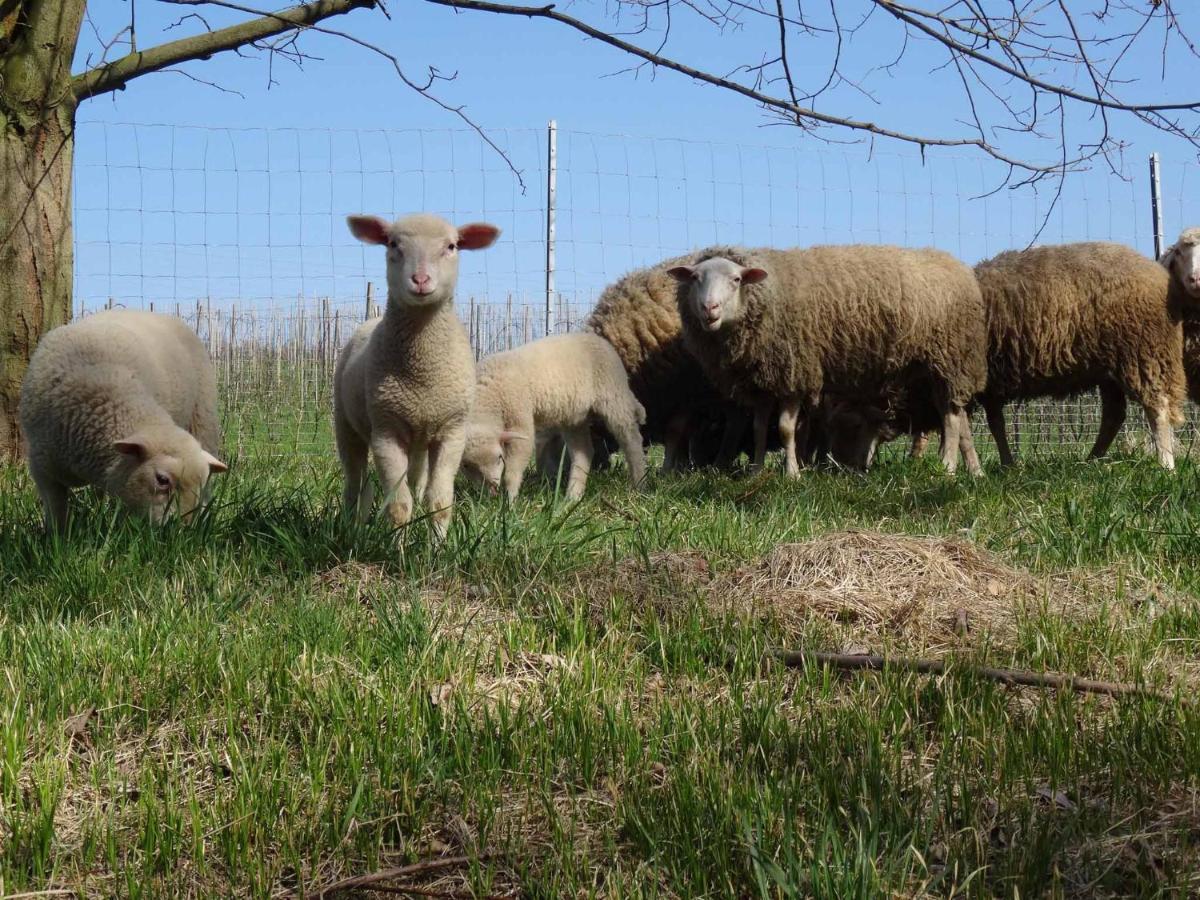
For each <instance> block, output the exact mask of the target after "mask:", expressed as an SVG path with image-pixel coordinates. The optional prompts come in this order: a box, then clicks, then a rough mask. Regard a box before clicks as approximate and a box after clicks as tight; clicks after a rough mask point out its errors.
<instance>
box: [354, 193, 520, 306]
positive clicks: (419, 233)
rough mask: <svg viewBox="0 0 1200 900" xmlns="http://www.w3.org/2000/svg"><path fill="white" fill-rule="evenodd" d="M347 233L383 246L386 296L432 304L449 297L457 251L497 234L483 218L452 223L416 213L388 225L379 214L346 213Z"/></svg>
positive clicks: (483, 243)
mask: <svg viewBox="0 0 1200 900" xmlns="http://www.w3.org/2000/svg"><path fill="white" fill-rule="evenodd" d="M346 222H347V223H348V224H349V225H350V233H351V234H353V235H354V236H355V237H356V238H358V239H359V240H360V241H362V242H363V243H365V244H380V245H382V246H384V247H386V248H387V283H388V301H389V302H391V303H400V304H402V305H404V306H433V305H436V304H438V303H445V302H447V301H450V300H453V299H454V288H455V286H456V285H457V284H458V251H459V250H483V249H484V248H486V247H490V246H491V245H492V244H493V243H494V242H495V240H496V238H497V237H498V236H499V235H500V229H499V228H497V227H496V226H495V225H488V224H487V223H486V222H473V223H471V224H470V225H463V226H462V227H461V228H455V227H454V226H453V225H451V224H450V223H449V222H447V221H446V220H445V219H443V218H441V217H439V216H433V215H429V214H428V213H421V214H419V215H415V216H406V217H405V218H403V219H397V220H396V221H395V222H392V223H391V224H388V223H387V222H385V221H384V220H383V219H380V218H379V217H378V216H348V217H347V218H346Z"/></svg>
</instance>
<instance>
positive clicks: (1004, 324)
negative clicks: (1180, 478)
mask: <svg viewBox="0 0 1200 900" xmlns="http://www.w3.org/2000/svg"><path fill="white" fill-rule="evenodd" d="M1175 258H1176V257H1175V256H1172V259H1171V260H1167V259H1165V258H1164V264H1163V265H1158V264H1157V263H1155V262H1154V260H1152V259H1148V258H1147V257H1145V256H1142V255H1141V254H1140V253H1138V252H1137V251H1135V250H1132V249H1130V248H1129V247H1124V246H1121V245H1119V244H1112V243H1106V242H1089V243H1078V244H1062V245H1058V246H1047V247H1034V248H1032V249H1029V250H1011V251H1008V252H1006V253H1001V254H1000V255H999V256H996V257H994V258H992V259H989V260H986V261H984V262H981V263H979V265H977V266H976V267H975V275H976V277H977V278H978V279H979V287H980V289H981V290H982V292H983V301H984V307H985V309H986V311H987V324H988V383H987V389H986V390H985V392H984V393H983V395H982V397H981V400H982V403H983V408H984V411H985V412H986V413H987V420H988V427H989V428H990V429H991V432H992V436H993V437H994V438H995V440H996V448H997V450H998V451H999V453H1000V461H1001V463H1002V464H1004V465H1009V464H1011V463H1012V461H1013V455H1012V450H1011V449H1010V448H1009V445H1008V439H1007V437H1006V435H1005V431H1004V404H1005V403H1007V402H1009V401H1011V400H1024V399H1029V398H1033V397H1044V396H1051V397H1067V396H1070V395H1072V394H1077V393H1080V392H1083V391H1089V390H1092V389H1093V388H1099V390H1100V400H1101V415H1100V431H1099V433H1098V434H1097V435H1096V443H1095V444H1094V445H1093V447H1092V451H1091V456H1092V457H1093V458H1095V457H1100V456H1103V455H1104V454H1105V453H1106V452H1107V451H1108V448H1109V445H1110V444H1112V441H1113V438H1115V437H1116V436H1117V432H1118V431H1119V430H1120V428H1121V425H1122V424H1123V422H1124V421H1125V402H1126V397H1129V398H1131V399H1133V400H1135V401H1136V402H1137V403H1139V404H1141V406H1142V408H1143V409H1144V410H1145V412H1146V419H1147V421H1148V422H1149V424H1150V429H1151V432H1152V435H1153V438H1154V445H1155V449H1156V450H1157V453H1158V460H1159V462H1160V463H1161V464H1162V465H1163V466H1164V467H1166V468H1168V469H1171V468H1174V465H1175V457H1174V449H1173V446H1172V426H1173V425H1176V424H1179V423H1180V422H1182V421H1183V417H1182V413H1181V411H1180V406H1181V404H1182V402H1183V397H1184V390H1185V382H1184V375H1183V365H1182V355H1183V333H1182V328H1181V323H1182V319H1183V314H1184V310H1185V308H1186V307H1187V306H1188V305H1190V304H1191V303H1192V301H1191V299H1190V298H1189V296H1188V290H1185V289H1184V287H1183V286H1182V284H1181V283H1180V278H1179V277H1178V275H1176V277H1175V278H1172V277H1170V276H1168V274H1167V272H1166V267H1170V266H1171V265H1172V260H1174V259H1175Z"/></svg>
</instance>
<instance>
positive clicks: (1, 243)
mask: <svg viewBox="0 0 1200 900" xmlns="http://www.w3.org/2000/svg"><path fill="white" fill-rule="evenodd" d="M17 6H18V9H19V12H18V15H17V18H16V22H15V25H14V27H13V30H12V32H11V34H10V35H6V37H9V38H10V40H9V41H8V42H7V43H6V45H5V47H4V51H3V57H2V60H0V461H2V460H5V459H9V460H12V459H16V458H17V457H18V456H20V454H21V437H20V432H19V428H18V425H17V404H18V398H19V396H20V388H21V380H22V379H23V378H24V376H25V369H26V368H27V367H28V365H29V357H30V355H31V354H32V353H33V350H34V348H35V347H36V346H37V342H38V339H39V338H40V337H41V336H42V334H43V333H44V332H45V331H46V330H47V329H50V328H53V327H55V326H56V325H61V324H63V323H64V322H66V321H67V320H68V319H69V318H70V315H71V275H72V262H73V259H72V257H73V248H72V235H71V162H72V159H73V157H74V148H75V143H74V142H75V109H76V106H77V105H78V104H77V101H76V99H75V93H74V91H73V90H72V89H71V68H70V67H71V58H72V56H73V55H74V53H75V43H76V41H77V40H78V37H79V27H80V24H81V22H82V19H83V7H84V3H83V0H24V2H22V3H18V4H17Z"/></svg>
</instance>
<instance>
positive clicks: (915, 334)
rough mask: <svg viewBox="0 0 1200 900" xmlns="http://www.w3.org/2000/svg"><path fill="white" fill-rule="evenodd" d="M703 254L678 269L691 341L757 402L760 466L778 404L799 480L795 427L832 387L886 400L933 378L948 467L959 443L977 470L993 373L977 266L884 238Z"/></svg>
mask: <svg viewBox="0 0 1200 900" xmlns="http://www.w3.org/2000/svg"><path fill="white" fill-rule="evenodd" d="M698 260H699V261H698V262H697V263H696V264H695V265H681V266H676V267H673V268H672V269H671V270H670V274H671V277H673V278H675V279H676V280H677V281H679V282H680V285H679V289H678V294H677V302H678V304H679V309H680V312H681V315H682V320H683V333H684V340H685V341H686V343H687V347H688V349H689V351H691V352H692V353H693V355H695V356H696V358H697V359H698V360H699V361H700V364H701V366H702V368H703V369H704V371H705V373H706V374H707V375H708V376H709V378H710V379H712V380H713V381H714V382H715V383H716V384H717V385H718V387H719V388H720V389H721V390H722V391H725V392H727V393H728V394H729V395H730V396H732V397H733V398H734V399H735V400H738V401H739V402H742V403H745V404H747V405H750V406H753V407H754V410H755V415H754V419H755V421H754V427H755V435H754V436H755V452H754V465H755V467H760V466H761V465H762V462H763V456H764V455H765V449H766V434H767V417H768V415H769V413H770V409H771V405H772V404H773V403H774V402H776V401H778V402H779V404H780V414H779V432H780V437H781V439H782V441H783V447H784V453H785V460H786V467H787V473H788V474H789V475H791V476H795V475H797V474H798V473H799V460H798V458H797V454H796V430H797V426H798V425H800V426H801V427H802V432H803V428H804V427H805V426H806V425H807V420H808V418H809V414H810V413H811V412H812V411H813V410H815V409H817V408H818V405H819V403H820V401H821V397H822V395H823V393H824V392H825V391H826V390H827V389H828V390H830V391H832V392H834V393H836V394H838V395H841V396H847V395H848V396H866V397H877V396H882V395H883V394H884V393H885V392H886V391H887V390H888V389H889V386H893V385H896V384H908V383H910V380H911V379H913V378H924V379H928V381H929V384H930V385H931V388H932V391H931V396H932V399H933V401H934V403H935V404H936V406H937V408H938V412H939V414H940V415H941V419H942V426H943V430H944V435H945V438H944V440H943V445H942V461H943V463H944V464H945V466H946V468H947V470H949V471H951V472H952V471H954V468H955V464H956V460H957V454H958V452H959V451H961V453H962V455H963V459H964V461H965V463H966V465H967V468H968V469H969V471H971V472H972V473H978V472H979V460H978V458H977V457H976V455H975V448H974V444H973V442H972V440H971V431H970V422H969V420H968V418H967V415H966V413H965V411H964V410H965V407H966V405H967V404H968V403H969V402H970V401H971V399H972V398H973V397H974V396H975V395H976V394H977V393H978V392H979V391H980V390H982V388H983V385H984V381H985V378H986V361H985V358H984V347H985V335H986V332H985V331H984V320H983V306H982V302H981V300H980V297H979V287H978V285H977V284H976V283H975V279H974V278H973V277H972V275H971V270H970V269H968V268H967V267H966V266H964V265H962V264H961V263H959V262H958V261H957V260H955V259H954V258H953V257H951V256H950V255H949V254H946V253H942V252H941V251H938V250H907V249H903V248H900V247H889V246H878V245H849V246H840V247H813V248H810V249H805V250H771V249H759V250H745V249H741V248H734V247H715V248H711V249H709V250H706V251H704V252H702V253H701V254H700V255H699V257H698ZM801 437H802V438H803V433H802V435H801ZM803 443H804V441H803V440H801V444H803Z"/></svg>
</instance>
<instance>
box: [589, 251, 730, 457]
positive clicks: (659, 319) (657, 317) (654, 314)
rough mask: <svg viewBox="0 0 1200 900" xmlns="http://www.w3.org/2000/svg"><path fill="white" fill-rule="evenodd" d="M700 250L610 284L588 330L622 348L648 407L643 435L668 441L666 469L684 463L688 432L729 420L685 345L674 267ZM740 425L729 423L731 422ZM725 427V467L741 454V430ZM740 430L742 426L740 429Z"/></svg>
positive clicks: (720, 454) (635, 392)
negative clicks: (708, 420) (709, 420)
mask: <svg viewBox="0 0 1200 900" xmlns="http://www.w3.org/2000/svg"><path fill="white" fill-rule="evenodd" d="M695 259H696V254H694V253H693V254H688V255H686V256H680V257H676V258H675V259H669V260H666V261H664V262H661V263H659V264H658V265H656V266H650V267H648V268H644V269H637V270H635V271H633V272H630V273H629V274H627V275H625V276H624V277H623V278H621V279H620V280H619V281H617V282H615V283H614V284H611V285H609V286H608V287H607V288H605V290H604V292H603V293H602V294H601V295H600V298H599V300H597V301H596V307H595V309H593V310H592V314H591V315H590V316H589V317H588V320H587V326H586V327H587V330H589V331H592V332H595V333H596V334H598V335H600V336H601V337H603V338H604V339H605V340H607V341H608V342H609V343H610V344H612V345H613V347H614V348H615V349H616V351H617V355H618V356H620V357H621V363H622V364H623V365H624V366H625V371H626V372H627V373H628V374H629V387H630V389H631V390H632V391H633V395H634V396H635V397H636V398H637V399H638V402H640V403H641V404H642V406H644V407H645V409H646V424H645V426H644V427H643V429H642V434H643V437H644V438H645V439H646V440H647V441H648V442H649V443H655V444H657V443H661V444H663V445H664V449H665V455H664V459H663V469H664V470H667V471H670V470H673V469H678V468H682V467H683V466H684V465H685V462H686V460H687V458H688V443H687V442H688V439H689V437H690V433H691V432H692V431H693V430H694V429H695V428H696V427H697V426H698V424H699V423H700V422H701V421H703V420H704V419H705V418H706V417H708V418H719V419H720V420H721V421H722V422H724V420H725V415H724V414H725V412H726V411H727V407H724V406H723V400H722V398H721V396H720V395H719V394H718V393H717V391H716V389H715V388H714V387H713V385H712V384H711V383H710V382H709V380H708V379H707V378H706V377H705V376H704V372H703V371H702V370H701V368H700V366H699V364H698V363H697V362H696V360H695V359H694V358H693V357H692V355H691V354H690V353H688V351H687V349H686V348H685V347H684V345H683V335H682V331H681V323H680V320H679V308H678V306H677V305H676V302H675V293H676V284H675V282H674V280H673V279H672V278H671V277H670V276H669V275H668V274H667V270H668V269H670V268H671V267H673V266H678V265H683V264H685V263H689V262H694V261H695ZM734 424H736V423H733V422H731V426H732V425H734ZM733 430H734V429H733V427H730V428H728V429H726V432H727V433H726V435H725V437H724V438H723V440H722V445H721V450H720V451H719V452H718V454H717V462H718V464H720V465H727V464H728V463H730V462H732V460H733V458H734V456H735V455H736V453H737V449H738V448H737V447H736V446H734V444H735V443H736V440H737V437H738V434H732V433H731V432H732V431H733ZM739 434H740V430H739Z"/></svg>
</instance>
